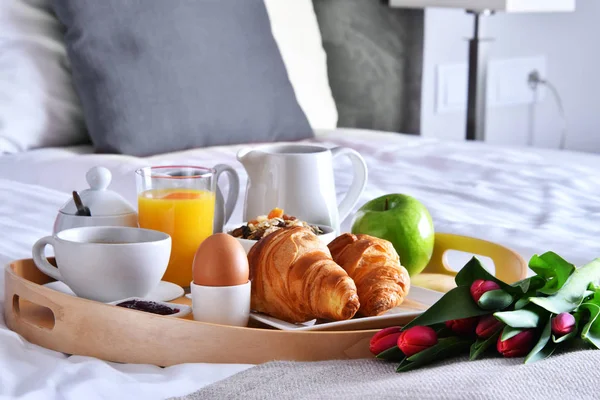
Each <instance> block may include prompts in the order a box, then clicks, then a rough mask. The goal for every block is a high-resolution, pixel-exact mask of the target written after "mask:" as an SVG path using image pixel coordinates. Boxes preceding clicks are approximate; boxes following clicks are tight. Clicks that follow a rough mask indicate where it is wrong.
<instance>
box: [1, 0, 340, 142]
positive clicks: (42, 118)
mask: <svg viewBox="0 0 600 400" xmlns="http://www.w3.org/2000/svg"><path fill="white" fill-rule="evenodd" d="M49 3H50V1H49V0H0V26H1V27H2V29H0V153H2V152H5V153H6V152H17V151H25V150H29V149H33V148H39V147H50V146H52V147H58V146H69V145H76V144H80V143H84V142H88V141H89V139H88V137H87V133H86V131H85V123H84V120H83V113H82V111H81V106H80V103H79V99H78V97H77V95H76V93H75V91H74V88H73V85H72V82H71V74H70V70H69V62H68V58H67V55H66V49H65V45H64V42H63V32H62V30H61V29H62V27H61V25H60V23H59V22H58V20H57V19H56V17H55V16H54V14H53V13H52V12H51V9H50V4H49ZM265 5H266V7H267V11H268V13H269V17H270V19H271V29H272V31H273V36H274V37H275V40H276V42H277V44H278V46H279V51H280V52H281V55H282V58H283V61H284V63H285V66H286V69H287V71H288V75H289V78H290V81H291V84H292V86H293V87H294V91H295V93H296V98H297V100H298V103H299V104H300V106H301V107H302V109H303V110H304V113H305V114H306V116H307V118H308V120H309V122H310V124H311V126H312V128H313V129H315V130H327V129H334V128H335V127H336V125H337V120H338V113H337V109H336V106H335V102H334V99H333V96H332V94H331V88H330V87H329V78H328V75H327V59H326V54H325V51H324V50H323V44H322V39H321V32H320V30H319V25H318V23H317V17H316V15H315V11H314V8H313V3H312V0H294V1H289V0H265Z"/></svg>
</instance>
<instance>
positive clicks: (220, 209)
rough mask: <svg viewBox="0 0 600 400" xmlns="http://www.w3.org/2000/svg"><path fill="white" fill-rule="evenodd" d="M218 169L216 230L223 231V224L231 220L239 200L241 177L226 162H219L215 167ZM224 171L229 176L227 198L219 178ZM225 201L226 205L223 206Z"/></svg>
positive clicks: (216, 179)
mask: <svg viewBox="0 0 600 400" xmlns="http://www.w3.org/2000/svg"><path fill="white" fill-rule="evenodd" d="M213 168H214V169H215V171H216V173H215V182H216V186H217V199H216V204H215V226H214V232H215V233H217V232H222V231H223V226H224V225H225V224H226V223H227V222H228V221H229V219H230V218H231V215H232V214H233V210H234V208H235V205H236V203H237V200H238V195H239V192H240V178H239V176H238V174H237V172H235V170H234V169H233V168H231V167H230V166H229V165H226V164H218V165H215V166H214V167H213ZM222 173H226V174H227V175H228V178H229V190H228V191H227V198H226V199H225V200H223V195H222V194H221V189H220V188H219V178H220V177H221V174H222ZM223 203H225V206H223Z"/></svg>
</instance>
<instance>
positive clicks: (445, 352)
mask: <svg viewBox="0 0 600 400" xmlns="http://www.w3.org/2000/svg"><path fill="white" fill-rule="evenodd" d="M472 342H473V340H471V339H465V338H460V337H457V336H452V337H448V338H444V339H439V340H438V342H437V344H436V345H434V346H432V347H430V348H428V349H425V350H423V351H421V352H419V353H417V354H415V355H413V356H411V357H408V358H407V359H406V360H403V362H402V363H400V365H399V366H398V368H397V369H396V372H406V371H410V370H412V369H415V368H419V367H421V366H423V365H427V364H430V363H431V362H434V361H439V360H442V359H444V358H448V357H452V356H455V355H458V354H460V353H462V352H464V351H465V350H466V349H468V348H469V346H471V343H472Z"/></svg>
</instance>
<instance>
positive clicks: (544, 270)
mask: <svg viewBox="0 0 600 400" xmlns="http://www.w3.org/2000/svg"><path fill="white" fill-rule="evenodd" d="M529 268H531V270H532V271H533V272H535V273H536V274H537V275H538V276H540V277H542V278H543V279H544V280H545V281H546V283H545V285H544V286H543V287H541V288H540V289H538V291H539V292H540V293H543V294H547V295H551V294H554V293H556V292H557V291H558V290H560V289H561V288H562V287H563V285H564V284H565V282H566V281H567V279H568V278H569V276H571V274H572V273H573V271H575V266H574V265H573V264H571V263H569V262H567V261H565V260H564V259H563V258H562V257H560V256H559V255H558V254H556V253H553V252H551V251H549V252H547V253H544V254H542V255H541V256H538V255H534V256H533V257H531V260H529Z"/></svg>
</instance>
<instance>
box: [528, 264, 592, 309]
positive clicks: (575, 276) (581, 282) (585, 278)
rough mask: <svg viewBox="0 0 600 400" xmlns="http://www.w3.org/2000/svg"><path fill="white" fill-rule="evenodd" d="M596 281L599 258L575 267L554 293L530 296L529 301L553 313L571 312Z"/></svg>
mask: <svg viewBox="0 0 600 400" xmlns="http://www.w3.org/2000/svg"><path fill="white" fill-rule="evenodd" d="M598 281H600V258H597V259H595V260H594V261H592V262H591V263H589V264H587V265H585V266H583V267H581V268H579V269H576V270H575V271H574V272H573V273H572V274H571V276H570V277H569V279H568V280H567V282H566V283H565V284H564V285H563V286H562V287H561V288H560V290H558V291H557V292H556V293H555V294H553V295H551V296H548V297H532V298H531V302H532V303H535V304H537V305H539V306H540V307H543V308H545V309H546V310H548V311H550V312H552V313H554V314H560V313H561V312H571V311H573V310H575V309H576V308H577V307H579V305H580V304H581V303H582V301H583V299H584V294H585V291H586V290H587V288H588V286H589V285H590V283H597V282H598Z"/></svg>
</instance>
